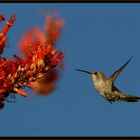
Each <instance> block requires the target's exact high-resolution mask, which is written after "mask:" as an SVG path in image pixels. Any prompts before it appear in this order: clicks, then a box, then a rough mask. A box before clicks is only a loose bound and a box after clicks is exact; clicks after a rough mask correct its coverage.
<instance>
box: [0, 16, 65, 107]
mask: <svg viewBox="0 0 140 140" xmlns="http://www.w3.org/2000/svg"><path fill="white" fill-rule="evenodd" d="M49 18H50V17H49ZM47 20H48V19H47ZM14 21H15V16H11V18H10V20H9V21H8V22H6V25H5V27H4V29H3V30H2V32H1V33H0V34H2V37H1V38H0V53H1V54H2V52H3V48H4V46H5V41H6V34H7V32H8V30H9V29H10V27H11V26H12V25H13V23H14ZM60 22H61V26H59V27H56V25H57V24H58V23H60ZM45 26H46V25H45ZM62 26H63V20H60V19H56V20H55V23H54V27H56V28H57V31H58V30H59V31H58V32H59V33H60V30H61V28H62ZM58 28H59V29H58ZM46 33H47V32H45V33H43V32H42V31H41V30H40V29H39V28H38V27H36V28H33V29H31V30H30V31H27V32H26V34H25V36H24V37H23V38H22V39H21V41H20V43H19V47H20V49H21V51H22V52H23V54H24V57H23V58H20V57H19V56H17V55H16V54H14V55H13V56H14V58H15V59H14V60H10V59H7V58H4V57H1V58H0V71H1V72H0V107H1V108H3V107H4V101H5V100H6V99H7V97H8V96H10V95H15V94H19V95H21V96H23V97H27V95H28V94H27V93H25V92H24V91H23V90H22V89H21V88H23V87H31V88H33V89H34V90H35V91H39V90H38V89H39V88H40V86H41V85H40V84H36V86H35V82H36V83H39V82H40V81H41V82H43V80H44V83H45V82H46V81H47V82H46V86H45V87H49V86H50V85H49V84H50V83H55V80H57V69H58V68H57V67H58V64H60V63H61V62H62V60H63V57H64V53H63V51H60V52H58V49H57V48H54V43H52V42H51V41H48V38H49V37H51V36H49V37H48V38H47V35H45V34H46ZM54 34H55V33H54ZM59 35H60V34H58V33H57V35H56V34H55V36H57V37H55V39H57V38H58V36H59ZM53 37H54V36H52V37H51V38H53ZM49 40H50V38H49ZM51 40H53V42H54V38H53V39H51ZM55 74H56V75H55ZM49 75H50V76H49ZM49 77H53V78H50V79H53V80H48V78H49ZM49 81H50V82H49ZM52 81H53V82H52ZM52 88H53V84H52ZM52 88H50V89H49V90H48V91H46V92H50V91H51V89H52ZM39 92H41V91H39ZM43 92H44V91H43Z"/></svg>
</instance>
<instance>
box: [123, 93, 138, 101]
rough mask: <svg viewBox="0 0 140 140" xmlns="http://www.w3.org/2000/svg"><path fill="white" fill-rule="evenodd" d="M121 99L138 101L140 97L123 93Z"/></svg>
mask: <svg viewBox="0 0 140 140" xmlns="http://www.w3.org/2000/svg"><path fill="white" fill-rule="evenodd" d="M120 100H122V101H126V102H138V101H140V97H138V96H131V95H126V94H123V96H121V97H120Z"/></svg>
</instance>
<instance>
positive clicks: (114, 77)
mask: <svg viewBox="0 0 140 140" xmlns="http://www.w3.org/2000/svg"><path fill="white" fill-rule="evenodd" d="M132 57H133V56H132ZM132 57H131V58H129V60H128V61H127V62H126V63H125V64H124V65H123V66H122V67H120V68H119V69H118V70H117V71H115V72H114V73H113V74H112V75H111V76H110V77H109V79H110V80H111V81H114V80H115V79H116V78H117V76H118V75H119V74H120V72H121V71H122V70H123V69H124V68H125V67H126V66H127V64H128V63H129V62H130V61H131V59H132Z"/></svg>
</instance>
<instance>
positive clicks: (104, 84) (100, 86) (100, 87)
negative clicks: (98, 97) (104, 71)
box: [93, 79, 111, 93]
mask: <svg viewBox="0 0 140 140" xmlns="http://www.w3.org/2000/svg"><path fill="white" fill-rule="evenodd" d="M93 83H94V86H95V89H96V90H97V91H98V92H100V93H104V92H110V91H111V84H110V82H109V81H108V80H102V79H96V80H95V79H93Z"/></svg>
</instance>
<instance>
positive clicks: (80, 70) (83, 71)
mask: <svg viewBox="0 0 140 140" xmlns="http://www.w3.org/2000/svg"><path fill="white" fill-rule="evenodd" d="M76 70H77V71H82V72H85V73H88V74H92V72H89V71H86V70H80V69H76Z"/></svg>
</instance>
